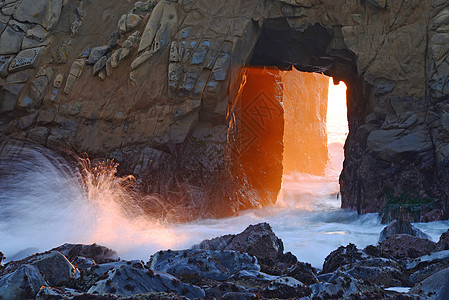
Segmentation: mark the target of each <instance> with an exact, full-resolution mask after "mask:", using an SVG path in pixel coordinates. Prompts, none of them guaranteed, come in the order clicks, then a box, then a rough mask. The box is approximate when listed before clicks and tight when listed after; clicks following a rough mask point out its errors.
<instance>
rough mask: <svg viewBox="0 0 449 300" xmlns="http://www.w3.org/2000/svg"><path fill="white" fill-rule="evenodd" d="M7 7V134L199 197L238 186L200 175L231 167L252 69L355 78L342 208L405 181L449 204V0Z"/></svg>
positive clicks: (16, 0)
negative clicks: (232, 128) (233, 129)
mask: <svg viewBox="0 0 449 300" xmlns="http://www.w3.org/2000/svg"><path fill="white" fill-rule="evenodd" d="M0 10H1V13H0V32H1V33H0V75H1V78H2V79H1V80H0V87H1V91H0V93H1V105H0V132H1V134H2V139H7V138H18V139H28V140H33V141H36V142H38V143H41V144H43V145H45V146H48V147H52V148H62V149H70V150H73V151H75V152H78V153H82V152H87V153H88V154H89V155H90V156H91V157H96V158H104V157H108V158H115V159H116V160H118V161H119V162H120V163H121V171H122V172H123V173H134V174H136V175H137V176H138V177H139V178H143V179H144V180H142V181H141V182H142V185H143V188H144V189H145V190H146V191H148V192H158V193H160V194H166V195H167V197H172V198H176V199H177V200H176V201H178V200H179V201H180V202H182V203H186V206H187V207H192V206H195V205H193V204H194V203H193V204H192V201H191V200H192V199H207V201H212V200H211V199H222V198H223V195H222V194H223V193H222V192H223V191H224V190H233V188H232V187H231V188H228V189H225V188H224V186H229V185H227V184H224V185H223V186H222V187H213V188H205V187H208V186H209V184H210V183H213V184H212V186H214V184H218V183H223V182H225V180H222V179H223V178H224V177H226V176H227V174H228V175H229V173H228V171H227V169H226V168H227V167H226V166H227V164H228V162H229V157H228V156H227V152H226V143H227V130H228V125H229V122H230V121H231V119H232V118H233V112H234V111H235V110H233V108H234V107H235V106H236V105H238V104H236V103H234V100H235V99H238V97H237V95H238V94H239V92H240V91H241V88H242V86H243V85H244V82H242V78H243V75H242V74H241V72H242V71H241V70H242V67H245V66H248V65H251V64H252V65H264V66H275V67H278V68H281V69H290V68H291V66H292V65H293V66H295V67H296V68H297V69H298V70H301V71H314V72H324V73H325V74H327V75H330V76H333V77H334V78H336V79H337V80H340V79H341V80H344V81H345V82H346V84H347V85H348V115H349V127H350V133H349V135H348V141H347V143H346V147H345V154H346V161H345V164H344V170H343V174H342V176H341V187H342V205H343V206H344V207H348V208H351V209H357V210H358V211H359V212H362V213H363V212H372V211H380V210H381V209H382V208H383V207H384V205H385V203H386V202H388V201H387V200H388V199H386V198H385V195H386V194H387V192H391V193H392V194H393V195H396V196H398V195H401V194H402V193H408V194H410V195H411V196H412V197H415V198H419V199H431V200H429V201H428V202H429V203H431V205H429V206H427V207H425V208H422V207H421V208H419V210H420V211H422V212H423V214H426V213H427V212H432V214H431V216H434V218H442V217H447V216H448V212H449V210H448V202H447V199H448V198H449V188H448V187H449V185H448V184H447V183H448V180H449V173H448V170H449V152H448V149H449V138H448V136H449V135H448V133H449V130H448V129H447V127H448V126H447V123H448V122H447V119H448V117H447V113H448V112H449V108H448V103H449V85H448V82H449V81H448V78H449V69H448V65H449V58H448V53H449V43H447V40H448V35H449V17H448V16H449V3H448V2H447V1H442V0H424V1H418V0H400V1H392V0H391V1H390V0H388V1H376V0H366V1H360V0H349V1H346V0H345V1H343V0H341V1H336V0H296V1H292V0H197V1H193V0H182V1H176V0H160V1H156V0H153V1H152V0H149V1H146V2H143V1H122V0H96V1H84V0H79V1H75V0H73V1H67V0H55V1H44V0H36V1H35V0H33V1H31V0H8V1H6V0H3V1H0ZM173 174H176V176H173ZM173 177H175V178H173ZM210 189H212V191H208V190H210ZM173 190H176V191H178V192H176V193H172V192H171V191H173ZM217 191H218V192H217ZM236 192H238V191H236ZM224 194H226V193H224ZM231 194H232V193H231ZM224 197H225V198H229V199H231V202H232V197H233V196H232V195H231V196H229V197H228V196H224ZM393 198H394V197H393ZM205 201H206V200H204V201H203V200H201V201H200V202H201V203H204V202H205ZM207 201H206V202H207ZM217 201H218V202H217V203H221V202H220V201H221V200H217ZM212 202H213V201H212ZM201 207H202V208H201ZM201 207H198V211H202V210H203V208H204V207H203V206H201ZM207 207H217V205H215V204H214V203H211V205H209V206H207ZM206 210H207V209H206ZM216 214H217V215H220V214H222V212H220V209H218V210H217V212H216Z"/></svg>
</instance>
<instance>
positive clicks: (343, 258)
mask: <svg viewBox="0 0 449 300" xmlns="http://www.w3.org/2000/svg"><path fill="white" fill-rule="evenodd" d="M364 258H367V255H366V254H365V253H363V252H362V251H361V250H359V249H357V247H356V246H355V245H354V244H349V245H348V246H346V247H343V246H341V247H339V248H338V249H337V250H335V251H332V252H331V253H330V254H329V255H328V256H327V257H326V258H325V260H324V264H323V270H322V271H321V273H323V274H325V273H332V272H334V271H336V270H337V269H338V268H340V267H341V266H344V265H347V264H354V263H356V262H358V261H361V260H363V259H364Z"/></svg>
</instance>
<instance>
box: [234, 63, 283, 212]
mask: <svg viewBox="0 0 449 300" xmlns="http://www.w3.org/2000/svg"><path fill="white" fill-rule="evenodd" d="M244 80H246V84H245V86H244V87H243V89H242V90H241V92H240V94H239V96H238V99H236V104H237V105H234V107H235V110H234V112H233V115H232V122H231V139H230V141H229V142H230V147H229V148H230V152H231V153H230V154H231V162H232V172H233V173H234V174H235V175H236V176H235V178H236V181H237V182H236V183H237V189H236V191H237V193H236V197H237V198H238V201H239V205H240V208H251V207H258V206H261V205H266V204H273V203H275V202H276V198H277V194H278V193H279V190H280V187H281V183H282V157H283V148H284V147H283V133H284V109H283V106H282V104H281V101H282V81H281V76H280V74H279V71H278V70H273V69H266V68H265V69H264V68H248V70H247V75H246V77H245V79H244Z"/></svg>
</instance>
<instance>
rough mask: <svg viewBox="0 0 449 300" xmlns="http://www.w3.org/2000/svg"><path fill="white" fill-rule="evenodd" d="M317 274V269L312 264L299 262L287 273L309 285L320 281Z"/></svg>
mask: <svg viewBox="0 0 449 300" xmlns="http://www.w3.org/2000/svg"><path fill="white" fill-rule="evenodd" d="M316 274H317V271H316V269H315V268H313V267H312V266H311V265H310V264H308V263H303V262H298V263H297V264H296V266H295V267H294V268H293V269H292V270H291V271H289V272H288V273H287V276H290V277H293V278H295V279H297V280H299V281H301V282H302V283H305V284H307V285H311V284H314V283H317V282H318V278H317V276H316Z"/></svg>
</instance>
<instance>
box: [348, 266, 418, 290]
mask: <svg viewBox="0 0 449 300" xmlns="http://www.w3.org/2000/svg"><path fill="white" fill-rule="evenodd" d="M346 273H348V274H349V275H351V276H352V277H354V278H356V279H359V280H362V281H364V282H369V283H371V284H376V285H381V286H385V287H391V286H410V285H411V284H410V282H409V281H408V279H407V276H406V275H405V274H404V273H403V272H402V271H401V270H400V269H397V268H392V267H367V266H355V267H353V268H352V269H349V270H348V271H347V272H346Z"/></svg>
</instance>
